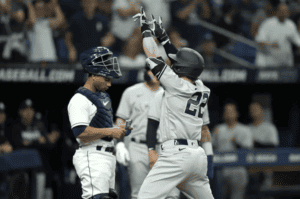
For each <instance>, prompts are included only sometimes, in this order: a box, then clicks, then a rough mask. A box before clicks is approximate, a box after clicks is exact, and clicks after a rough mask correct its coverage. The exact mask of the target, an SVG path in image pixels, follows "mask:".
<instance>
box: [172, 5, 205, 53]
mask: <svg viewBox="0 0 300 199" xmlns="http://www.w3.org/2000/svg"><path fill="white" fill-rule="evenodd" d="M171 14H172V26H173V27H174V28H175V29H177V31H178V32H179V34H180V35H181V36H182V37H183V38H184V39H186V40H187V41H188V46H189V47H191V48H195V47H196V46H197V45H198V44H199V43H200V41H201V39H202V37H203V36H204V35H205V34H206V33H207V32H208V30H207V29H205V28H203V27H202V26H200V25H198V24H197V23H198V21H197V20H198V19H199V18H202V19H204V20H209V19H210V18H211V8H210V5H209V3H208V1H207V0H191V1H190V0H179V1H173V2H172V3H171Z"/></svg>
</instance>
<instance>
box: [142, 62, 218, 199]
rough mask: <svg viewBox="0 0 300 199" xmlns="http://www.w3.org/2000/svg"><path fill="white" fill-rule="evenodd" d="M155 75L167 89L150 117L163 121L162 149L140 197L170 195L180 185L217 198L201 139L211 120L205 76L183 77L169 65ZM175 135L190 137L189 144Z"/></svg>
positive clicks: (199, 195)
mask: <svg viewBox="0 0 300 199" xmlns="http://www.w3.org/2000/svg"><path fill="white" fill-rule="evenodd" d="M155 75H156V76H157V78H158V79H159V81H160V82H161V84H162V86H163V88H164V92H159V93H157V95H156V96H155V100H157V101H161V103H159V102H157V105H153V108H152V107H151V110H150V111H149V114H148V118H151V119H154V120H157V121H159V122H160V123H159V129H160V134H161V138H162V150H161V154H160V155H159V157H158V160H157V161H156V163H155V165H154V166H153V167H152V169H151V170H150V172H149V174H148V175H147V177H146V179H145V180H144V182H143V185H142V187H141V189H140V192H139V194H138V198H139V199H150V198H151V199H152V198H166V196H167V194H168V193H169V192H170V190H172V189H173V188H174V187H176V186H178V187H179V188H180V190H182V191H184V192H185V193H187V194H189V195H190V197H193V198H207V199H213V195H212V192H211V189H210V185H209V180H208V177H207V156H206V154H205V151H204V149H203V148H201V147H199V146H198V142H197V141H199V140H200V139H201V131H202V125H206V124H208V123H209V117H208V110H207V100H208V98H209V95H210V89H209V88H207V87H206V86H205V85H204V84H203V82H202V81H201V80H197V81H195V84H193V83H191V82H189V81H187V80H184V79H182V78H179V76H178V75H177V74H175V73H174V71H173V70H172V69H171V68H170V67H169V66H168V65H165V66H164V67H163V68H162V69H160V70H159V71H158V72H157V73H156V74H155ZM153 102H154V101H153ZM158 104H161V105H160V106H159V105H158ZM174 139H186V140H188V142H189V144H188V145H174V143H175V142H174V141H173V140H174Z"/></svg>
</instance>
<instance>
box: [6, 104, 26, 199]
mask: <svg viewBox="0 0 300 199" xmlns="http://www.w3.org/2000/svg"><path fill="white" fill-rule="evenodd" d="M6 126H7V124H6V113H5V105H4V103H3V102H0V155H2V154H8V153H11V152H12V151H13V147H12V145H11V144H10V141H9V139H8V138H7V135H8V133H7V132H6V131H7V128H6ZM26 175H27V174H26V173H24V172H20V171H12V172H9V173H8V174H7V175H4V174H0V184H1V187H2V186H5V187H7V190H5V188H4V187H2V188H4V191H6V192H5V193H1V191H2V190H1V191H0V196H2V195H3V196H4V195H5V198H24V199H28V198H29V187H28V185H27V184H28V183H27V182H26V180H25V179H26V177H25V176H26ZM1 194H2V195H1Z"/></svg>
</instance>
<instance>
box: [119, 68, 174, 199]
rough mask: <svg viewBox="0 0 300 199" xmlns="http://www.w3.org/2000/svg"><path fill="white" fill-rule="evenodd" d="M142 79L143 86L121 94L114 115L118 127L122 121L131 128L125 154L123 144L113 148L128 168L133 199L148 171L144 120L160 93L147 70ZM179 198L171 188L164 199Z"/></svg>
mask: <svg viewBox="0 0 300 199" xmlns="http://www.w3.org/2000/svg"><path fill="white" fill-rule="evenodd" d="M144 78H145V82H142V83H138V84H135V85H133V86H130V87H129V88H127V89H126V90H125V91H124V93H123V95H122V98H121V101H120V104H119V107H118V110H117V112H116V116H117V122H116V123H117V125H118V126H120V127H123V125H124V124H125V120H128V119H131V120H132V126H133V127H134V129H133V131H132V132H131V134H130V136H129V137H128V138H129V146H128V150H127V148H126V147H125V144H124V142H119V143H118V144H117V146H116V150H117V153H116V156H117V161H118V162H119V163H120V164H122V165H125V166H127V165H129V176H130V185H131V198H132V199H135V198H137V196H138V193H139V190H140V188H141V186H142V183H143V181H144V179H145V178H146V176H147V175H148V173H149V171H150V167H149V164H148V148H147V145H146V130H147V116H148V111H149V109H151V108H153V107H151V106H150V103H151V102H152V101H153V100H154V96H155V94H156V93H158V92H161V91H162V92H163V88H162V87H161V86H160V83H159V81H158V80H157V78H156V77H155V76H153V74H152V72H151V70H150V68H148V67H146V72H145V75H144ZM159 135H160V134H159V133H158V134H157V136H156V137H155V139H156V140H157V144H156V149H157V151H158V152H159V151H160V143H161V140H160V138H159ZM179 194H180V191H179V190H178V189H176V188H174V190H173V191H171V192H170V194H168V197H167V198H173V199H174V198H179Z"/></svg>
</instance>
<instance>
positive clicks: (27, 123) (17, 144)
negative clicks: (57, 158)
mask: <svg viewBox="0 0 300 199" xmlns="http://www.w3.org/2000/svg"><path fill="white" fill-rule="evenodd" d="M19 115H20V120H19V121H18V122H17V123H15V124H14V125H13V127H12V139H13V143H12V144H13V147H14V148H15V149H30V148H31V149H32V148H33V149H37V150H38V151H39V153H40V156H41V159H42V162H43V169H42V170H41V171H39V172H38V173H37V176H36V178H37V179H36V182H37V193H36V194H37V198H42V197H44V196H45V191H46V189H45V188H46V174H48V177H49V176H51V175H49V174H50V173H51V167H50V165H49V160H48V153H49V146H48V145H49V142H48V140H47V131H46V128H45V125H44V123H43V122H42V121H38V120H36V118H34V116H35V110H34V109H33V105H32V101H31V100H30V99H27V100H25V101H23V102H22V103H21V104H20V106H19ZM48 179H49V178H48Z"/></svg>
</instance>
